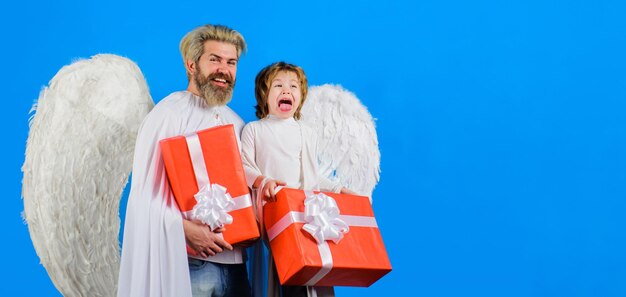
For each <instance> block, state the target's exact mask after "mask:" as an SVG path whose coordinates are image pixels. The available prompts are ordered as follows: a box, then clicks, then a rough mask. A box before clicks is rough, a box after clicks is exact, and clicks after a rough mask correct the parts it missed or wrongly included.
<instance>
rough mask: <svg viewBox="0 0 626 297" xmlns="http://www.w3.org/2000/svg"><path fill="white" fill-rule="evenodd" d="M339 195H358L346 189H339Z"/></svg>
mask: <svg viewBox="0 0 626 297" xmlns="http://www.w3.org/2000/svg"><path fill="white" fill-rule="evenodd" d="M339 193H341V194H349V195H359V194H358V193H356V192H354V191H352V190H350V189H348V188H341V191H340V192H339Z"/></svg>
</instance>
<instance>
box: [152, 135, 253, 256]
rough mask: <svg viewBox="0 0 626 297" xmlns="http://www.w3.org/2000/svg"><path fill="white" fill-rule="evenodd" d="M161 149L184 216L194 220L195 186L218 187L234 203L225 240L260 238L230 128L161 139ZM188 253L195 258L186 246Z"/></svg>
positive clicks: (235, 140) (197, 188)
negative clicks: (226, 193)
mask: <svg viewBox="0 0 626 297" xmlns="http://www.w3.org/2000/svg"><path fill="white" fill-rule="evenodd" d="M160 146H161V151H162V156H163V161H164V163H165V169H166V171H167V177H168V180H169V182H170V185H171V188H172V192H174V196H175V198H176V203H177V204H178V207H179V208H180V211H181V212H182V213H183V216H185V217H186V218H188V219H193V218H191V217H190V213H191V211H192V210H193V208H194V206H195V205H196V203H197V202H196V198H195V197H194V195H196V194H197V193H198V191H199V186H198V184H207V183H210V184H217V185H221V186H223V187H225V188H226V190H227V192H228V194H230V196H231V197H232V199H233V201H235V202H236V206H235V209H234V210H232V211H229V212H228V214H230V215H231V216H232V219H233V220H232V224H228V225H225V227H226V230H225V231H224V232H223V233H222V235H223V236H224V239H225V240H226V241H227V242H228V243H230V244H235V243H238V242H242V241H245V240H249V239H255V238H258V237H259V229H258V225H257V222H256V217H255V215H254V210H253V208H252V203H251V200H250V192H249V190H248V185H247V184H246V178H245V174H244V170H243V165H242V164H241V155H240V153H239V146H238V144H237V138H236V135H235V129H234V128H233V125H224V126H217V127H213V128H209V129H206V130H201V131H198V132H195V133H192V134H189V135H181V136H176V137H171V138H167V139H163V140H161V141H160ZM201 187H202V186H200V188H201ZM187 251H188V253H190V254H192V255H194V256H198V255H197V254H196V253H195V251H193V250H191V249H190V248H189V247H188V248H187Z"/></svg>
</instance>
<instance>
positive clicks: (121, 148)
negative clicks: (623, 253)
mask: <svg viewBox="0 0 626 297" xmlns="http://www.w3.org/2000/svg"><path fill="white" fill-rule="evenodd" d="M36 105H37V106H36V114H35V115H34V116H33V118H32V122H31V123H30V124H31V126H30V132H29V135H28V141H27V145H26V159H25V162H24V166H23V167H22V171H23V172H24V180H23V188H22V195H23V198H24V217H25V219H26V221H27V223H28V229H29V231H30V236H31V239H32V241H33V245H34V247H35V251H36V252H37V255H38V256H39V258H40V260H41V263H42V264H43V266H44V267H45V268H46V270H47V271H48V275H49V276H50V278H51V279H52V281H53V283H54V285H55V286H56V288H57V289H58V290H59V291H60V292H61V293H62V294H63V295H65V296H114V295H115V293H116V289H117V275H118V270H119V255H120V253H119V242H118V233H119V228H120V218H119V203H120V196H121V193H122V190H123V189H124V186H125V184H126V182H127V181H128V175H129V172H130V170H131V166H132V157H133V150H134V146H135V138H136V134H137V130H138V129H139V125H140V124H141V121H142V120H143V118H144V117H145V115H146V114H147V113H148V112H149V111H150V109H151V108H152V107H153V106H154V103H153V101H152V98H151V97H150V94H149V91H148V87H147V85H146V82H145V79H144V77H143V75H142V74H141V71H140V70H139V68H138V67H137V65H135V63H133V62H132V61H130V60H128V59H126V58H122V57H119V56H115V55H104V54H103V55H97V56H94V57H92V58H91V59H89V60H79V61H76V62H74V63H72V64H70V65H68V66H65V67H63V68H62V69H61V70H59V72H58V73H57V74H56V75H55V77H54V78H53V79H52V80H51V81H50V84H49V87H47V88H44V89H43V90H42V92H41V94H40V96H39V100H38V102H37V103H36Z"/></svg>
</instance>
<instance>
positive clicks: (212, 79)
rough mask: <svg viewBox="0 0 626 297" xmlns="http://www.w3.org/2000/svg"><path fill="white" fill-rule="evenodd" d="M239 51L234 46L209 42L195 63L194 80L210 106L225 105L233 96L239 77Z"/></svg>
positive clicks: (219, 42)
mask: <svg viewBox="0 0 626 297" xmlns="http://www.w3.org/2000/svg"><path fill="white" fill-rule="evenodd" d="M237 62H238V57H237V49H236V47H235V46H234V45H233V44H230V43H225V42H221V41H214V40H209V41H207V42H205V43H204V53H203V54H202V56H200V59H199V60H198V62H197V63H195V65H194V66H195V69H194V70H195V71H194V72H193V80H194V82H195V85H196V87H197V89H198V92H199V93H200V94H198V95H200V96H201V97H202V98H204V100H206V101H207V103H208V104H209V105H224V104H226V103H228V102H229V101H230V100H231V98H232V96H233V88H234V87H235V79H236V76H237Z"/></svg>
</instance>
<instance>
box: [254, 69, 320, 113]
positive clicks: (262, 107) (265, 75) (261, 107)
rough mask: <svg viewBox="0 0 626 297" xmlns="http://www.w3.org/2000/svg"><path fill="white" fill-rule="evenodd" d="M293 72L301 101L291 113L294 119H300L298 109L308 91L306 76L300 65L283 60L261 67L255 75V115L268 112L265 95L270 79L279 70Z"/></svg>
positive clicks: (267, 93)
mask: <svg viewBox="0 0 626 297" xmlns="http://www.w3.org/2000/svg"><path fill="white" fill-rule="evenodd" d="M281 71H285V72H293V73H294V74H296V76H297V77H298V81H299V82H300V92H301V95H302V101H301V102H300V106H298V108H297V109H296V112H295V113H294V114H293V117H294V118H295V119H296V120H299V119H300V116H301V114H300V110H301V109H302V106H303V105H304V101H305V100H306V95H307V93H308V92H309V83H308V81H307V78H306V74H304V70H302V68H301V67H300V66H297V65H294V64H289V63H285V62H282V61H281V62H276V63H274V64H271V65H269V66H266V67H265V68H263V69H261V71H260V72H259V74H257V75H256V79H255V83H254V96H255V97H256V103H257V105H256V106H255V107H254V108H255V109H256V117H257V118H259V119H262V118H265V117H266V116H267V115H268V114H269V107H268V106H267V96H268V95H269V89H270V85H271V83H272V80H273V79H274V78H275V77H276V75H278V73H279V72H281Z"/></svg>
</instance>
